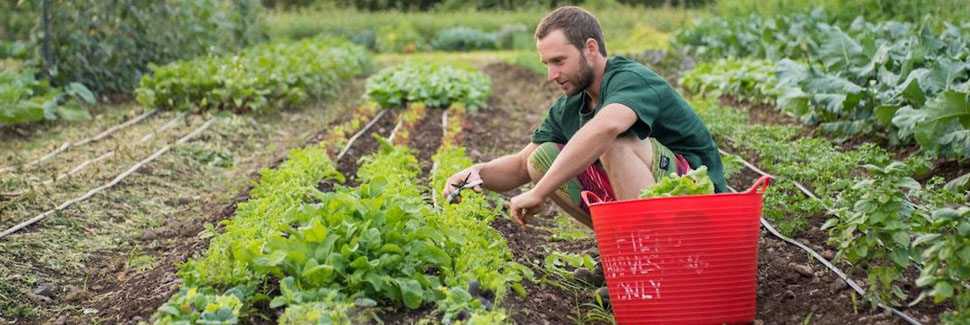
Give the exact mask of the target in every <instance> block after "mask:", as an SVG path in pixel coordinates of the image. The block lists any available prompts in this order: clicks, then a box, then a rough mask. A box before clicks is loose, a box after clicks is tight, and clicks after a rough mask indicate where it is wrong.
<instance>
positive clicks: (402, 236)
mask: <svg viewBox="0 0 970 325" xmlns="http://www.w3.org/2000/svg"><path fill="white" fill-rule="evenodd" d="M410 111H414V112H419V111H420V110H410ZM449 112H455V113H456V114H459V115H460V114H463V112H464V108H463V107H456V108H452V110H449ZM402 116H404V114H402ZM401 120H402V121H404V120H407V118H404V117H402V118H401ZM412 120H413V118H412ZM460 125H461V119H460V117H459V118H453V119H451V120H450V123H449V125H448V126H446V128H447V129H449V130H450V131H451V134H452V135H453V136H451V137H449V138H446V139H445V141H444V142H443V145H442V147H441V149H439V152H438V154H437V155H436V156H435V157H434V160H435V165H436V166H437V168H436V172H435V173H434V175H432V178H433V179H434V180H433V182H432V183H433V184H434V185H439V183H441V182H443V181H444V177H447V175H450V173H451V172H453V171H457V170H459V169H461V168H465V167H467V166H468V165H469V164H470V161H468V159H467V158H465V157H464V154H463V148H461V147H460V146H457V145H456V144H454V143H453V142H452V139H454V135H456V134H457V131H459V130H460ZM380 141H381V143H382V144H381V148H380V149H379V152H378V153H376V154H374V155H371V156H367V157H365V158H363V159H362V160H361V163H362V164H361V167H360V169H359V170H358V179H359V180H360V182H361V184H362V185H360V186H359V187H355V188H350V187H345V186H340V185H338V186H337V187H336V189H335V190H334V191H333V192H327V193H323V192H319V191H318V190H316V188H314V187H313V185H314V184H316V182H315V181H314V180H313V179H314V178H318V177H331V178H335V179H338V180H339V179H341V178H342V177H341V176H340V175H339V174H335V172H334V170H333V167H332V164H331V163H330V162H329V159H327V158H326V150H324V149H323V148H320V147H318V146H314V147H309V148H306V149H302V150H296V151H294V152H293V153H292V154H291V157H293V158H291V159H290V160H288V161H287V162H285V163H284V164H283V165H281V167H280V168H279V169H278V170H272V171H270V170H266V171H263V174H264V175H263V179H262V181H261V183H260V184H259V185H258V186H256V187H255V188H254V189H253V199H252V200H251V201H249V202H246V203H244V204H241V205H240V206H239V210H238V212H237V215H236V217H235V218H234V219H232V220H231V221H227V222H225V224H226V227H225V229H224V231H222V232H221V233H219V234H215V229H210V231H212V233H213V234H215V237H214V238H213V239H212V243H211V245H210V249H209V252H207V254H206V256H204V257H203V258H201V259H197V260H193V261H190V262H189V263H187V264H186V265H185V266H184V267H183V268H182V270H181V272H180V276H182V278H183V279H184V281H185V284H184V287H183V288H182V289H181V290H180V291H179V293H178V294H176V295H175V296H174V297H172V299H171V300H170V301H169V302H168V303H166V304H165V305H163V306H162V307H161V308H160V309H159V311H158V313H157V314H156V315H155V320H156V321H157V322H160V323H170V322H172V323H174V322H178V321H188V322H197V321H215V322H221V321H239V320H240V319H245V317H254V316H255V313H257V312H258V311H256V308H259V307H263V308H265V307H266V306H265V304H266V303H267V302H266V301H265V300H262V299H269V302H268V307H269V308H271V309H275V308H284V309H283V311H282V314H281V316H280V318H279V321H280V322H281V323H305V322H308V321H313V322H317V321H320V320H326V321H330V322H347V321H354V320H360V319H362V318H361V317H373V316H374V311H375V309H374V308H370V307H375V306H405V307H407V308H419V307H421V306H423V305H425V304H429V303H430V304H431V305H429V306H432V305H433V306H435V307H436V309H437V311H438V312H439V313H440V314H441V315H442V317H443V319H442V320H443V321H444V322H451V321H454V320H459V319H461V320H471V321H473V322H474V321H479V322H486V323H491V322H495V321H501V320H502V319H504V317H505V312H503V311H501V310H498V309H497V308H494V307H495V306H494V304H495V303H496V302H497V301H499V300H500V299H502V297H504V296H505V295H507V294H508V289H509V288H512V289H515V291H516V292H519V293H520V294H524V289H523V288H522V286H521V285H520V284H518V282H520V281H522V280H524V279H531V278H532V273H531V270H529V269H528V268H526V267H524V266H521V265H519V264H516V263H514V262H512V256H511V252H510V251H509V249H508V247H507V246H506V244H505V242H504V240H503V239H502V238H501V236H500V235H499V234H498V233H497V232H496V231H495V230H494V229H492V228H490V227H489V226H488V221H490V220H491V218H493V217H494V216H495V215H498V214H499V213H498V212H497V211H495V210H494V209H493V208H492V207H491V204H490V203H489V201H488V199H487V198H485V197H484V196H481V195H478V194H471V193H469V195H467V197H466V198H465V200H463V201H462V202H461V203H460V204H457V205H453V206H452V205H449V206H444V207H441V208H440V209H436V208H434V207H432V206H431V205H430V204H428V202H427V201H426V200H425V197H424V195H425V194H424V193H426V192H427V189H426V188H425V187H423V186H421V185H420V184H418V183H417V180H418V177H417V176H418V174H419V173H420V167H419V164H418V162H417V160H416V159H415V158H414V156H413V155H412V154H411V151H412V150H411V149H409V148H407V147H405V146H393V145H391V144H390V143H388V142H386V141H385V140H383V139H380ZM260 297H266V298H260Z"/></svg>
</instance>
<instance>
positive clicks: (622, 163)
mask: <svg viewBox="0 0 970 325" xmlns="http://www.w3.org/2000/svg"><path fill="white" fill-rule="evenodd" d="M653 151H654V150H653V145H652V143H651V138H647V139H644V140H640V138H638V137H637V136H636V135H635V134H628V135H624V136H620V137H618V138H616V141H613V143H612V144H611V145H610V146H609V148H608V149H606V152H605V153H603V155H602V156H600V161H601V162H602V163H603V169H605V170H606V175H607V177H609V179H610V184H611V185H612V186H613V194H614V195H616V199H617V200H630V199H635V198H638V197H640V192H641V191H643V189H644V188H646V187H647V186H650V185H653V184H655V183H656V178H655V175H654V174H653V170H654V153H653ZM670 163H672V162H670Z"/></svg>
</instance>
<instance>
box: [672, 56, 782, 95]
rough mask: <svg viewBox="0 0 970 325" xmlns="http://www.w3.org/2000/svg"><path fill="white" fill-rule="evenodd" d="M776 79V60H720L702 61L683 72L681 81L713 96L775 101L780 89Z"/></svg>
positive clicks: (690, 88) (689, 86) (688, 87)
mask: <svg viewBox="0 0 970 325" xmlns="http://www.w3.org/2000/svg"><path fill="white" fill-rule="evenodd" d="M776 80H777V79H776V78H775V64H774V62H771V61H767V60H739V59H720V60H717V61H712V62H702V63H699V64H698V65H697V67H696V68H694V70H691V71H689V72H687V73H685V74H684V76H683V77H682V78H681V79H680V84H681V86H683V87H684V88H685V89H687V90H689V91H691V92H692V93H695V94H701V95H704V96H710V97H714V98H719V97H721V96H732V97H735V98H736V99H738V100H747V101H752V102H772V101H773V100H774V99H775V98H776V97H777V96H778V92H779V91H780V90H779V89H778V88H777V82H776Z"/></svg>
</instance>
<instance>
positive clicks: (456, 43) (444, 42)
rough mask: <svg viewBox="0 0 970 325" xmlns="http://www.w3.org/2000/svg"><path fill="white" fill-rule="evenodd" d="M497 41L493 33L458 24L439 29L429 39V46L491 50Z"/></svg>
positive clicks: (461, 49)
mask: <svg viewBox="0 0 970 325" xmlns="http://www.w3.org/2000/svg"><path fill="white" fill-rule="evenodd" d="M497 43H498V40H497V39H496V37H495V35H492V34H488V33H485V32H483V31H481V30H478V29H474V28H469V27H464V26H460V27H455V28H449V29H445V30H441V31H439V32H438V34H437V35H435V37H434V39H433V40H431V48H433V49H436V50H442V51H472V50H491V49H495V48H496V47H497Z"/></svg>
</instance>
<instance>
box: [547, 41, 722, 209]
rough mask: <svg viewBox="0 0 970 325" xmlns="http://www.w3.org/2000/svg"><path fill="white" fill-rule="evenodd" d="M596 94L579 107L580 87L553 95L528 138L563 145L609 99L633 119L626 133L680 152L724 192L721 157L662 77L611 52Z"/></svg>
mask: <svg viewBox="0 0 970 325" xmlns="http://www.w3.org/2000/svg"><path fill="white" fill-rule="evenodd" d="M600 98H601V100H600V102H599V103H598V106H597V107H596V108H595V109H594V110H592V111H584V110H583V107H584V106H585V103H586V102H588V100H587V98H586V92H585V91H584V92H580V93H579V94H577V95H575V96H568V97H567V96H561V97H559V99H558V100H556V103H555V104H553V105H552V107H551V108H550V109H549V114H548V115H547V116H546V119H545V120H544V121H543V122H542V125H540V126H539V128H537V129H536V130H535V133H534V134H533V135H532V142H534V143H543V142H558V143H566V142H567V141H569V139H570V138H572V137H573V135H574V134H576V132H577V131H579V128H580V127H582V126H583V125H584V124H586V122H587V121H589V120H590V119H592V118H593V116H594V115H595V114H596V112H598V111H599V110H600V109H601V108H603V107H605V106H607V105H609V104H613V103H619V104H623V105H626V106H627V107H629V108H631V109H633V111H634V112H636V114H637V116H638V117H639V119H638V120H637V122H636V123H634V124H633V126H632V127H630V130H627V131H626V132H636V134H637V136H638V137H640V139H645V138H647V137H654V138H656V139H657V141H659V142H660V143H661V144H663V145H664V146H666V147H667V148H670V150H671V151H673V152H675V153H679V154H681V155H682V156H684V159H686V160H687V162H688V163H690V166H691V168H698V167H700V166H701V165H704V166H707V169H708V174H709V175H710V177H711V181H713V182H714V189H715V191H717V192H718V193H721V192H726V191H727V185H726V182H725V180H724V171H723V167H722V165H721V155H720V153H718V151H717V145H715V144H714V140H713V139H712V138H711V134H710V132H708V131H707V127H706V126H704V122H702V121H701V119H700V117H699V116H697V113H696V112H694V109H693V108H691V107H690V104H687V101H685V100H684V98H682V97H681V96H680V94H678V93H677V92H676V91H674V89H673V87H671V86H670V84H669V83H667V81H666V80H664V79H663V78H661V77H660V76H658V75H657V74H656V73H654V72H653V71H650V69H648V68H647V67H645V66H643V65H642V64H639V63H636V62H634V61H630V60H628V59H626V58H624V57H621V56H616V57H613V58H611V59H609V60H607V61H606V73H604V74H603V82H602V83H601V84H600Z"/></svg>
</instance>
